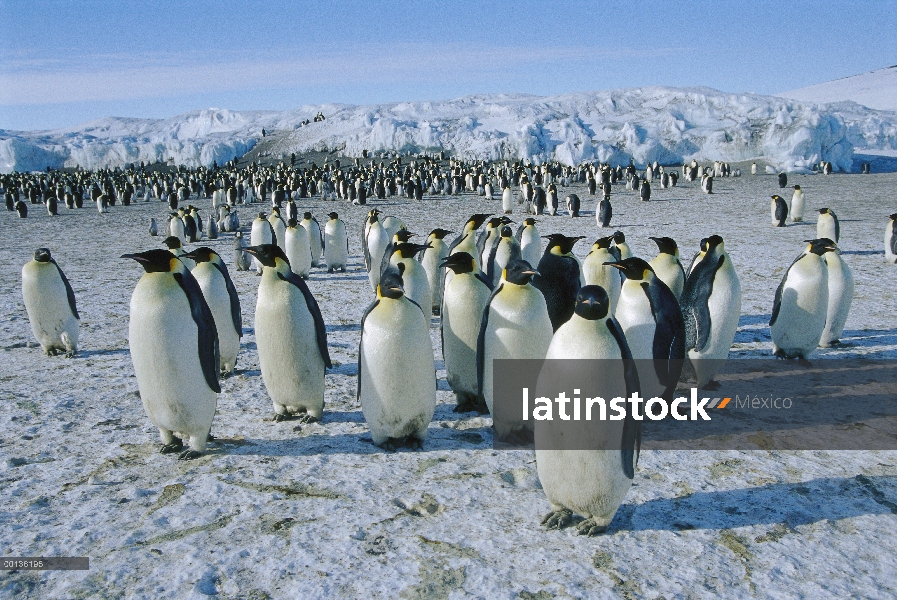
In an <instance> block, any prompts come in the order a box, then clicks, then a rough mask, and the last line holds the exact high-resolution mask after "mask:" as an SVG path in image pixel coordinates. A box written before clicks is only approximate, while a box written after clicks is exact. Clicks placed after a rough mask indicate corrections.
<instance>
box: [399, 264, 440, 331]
mask: <svg viewBox="0 0 897 600" xmlns="http://www.w3.org/2000/svg"><path fill="white" fill-rule="evenodd" d="M399 262H401V263H403V264H404V265H405V271H404V273H402V282H403V284H404V287H405V297H406V298H408V299H409V300H413V301H414V302H417V304H418V306H420V308H421V310H422V311H423V314H424V316H425V317H427V319H426V320H427V323H428V324H429V322H430V318H429V315H431V314H433V310H432V307H433V293H432V292H431V291H430V283H429V282H428V281H427V272H426V271H424V268H423V267H422V266H420V263H419V262H417V260H415V259H413V258H403V259H402V260H400V261H398V262H394V263H393V264H394V265H396V266H398V263H399Z"/></svg>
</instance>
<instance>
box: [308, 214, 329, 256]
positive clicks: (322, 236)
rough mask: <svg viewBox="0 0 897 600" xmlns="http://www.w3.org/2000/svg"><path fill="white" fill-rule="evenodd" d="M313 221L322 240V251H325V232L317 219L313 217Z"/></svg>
mask: <svg viewBox="0 0 897 600" xmlns="http://www.w3.org/2000/svg"><path fill="white" fill-rule="evenodd" d="M311 220H312V221H314V222H315V225H317V226H318V237H319V238H320V239H321V250H324V248H325V247H326V246H325V245H324V230H323V229H321V224H320V223H318V220H317V219H316V218H315V217H312V218H311Z"/></svg>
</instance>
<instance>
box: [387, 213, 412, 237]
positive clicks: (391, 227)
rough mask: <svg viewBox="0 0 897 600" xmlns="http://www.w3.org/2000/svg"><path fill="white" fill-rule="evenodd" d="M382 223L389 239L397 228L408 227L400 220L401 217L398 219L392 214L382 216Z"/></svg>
mask: <svg viewBox="0 0 897 600" xmlns="http://www.w3.org/2000/svg"><path fill="white" fill-rule="evenodd" d="M382 223H383V229H385V230H386V232H387V234H388V236H389V239H392V236H394V235H395V234H396V232H397V231H398V230H400V229H408V227H407V226H406V225H405V222H404V221H402V219H400V218H398V217H393V216H387V217H384V218H383V220H382Z"/></svg>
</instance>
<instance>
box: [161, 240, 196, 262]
mask: <svg viewBox="0 0 897 600" xmlns="http://www.w3.org/2000/svg"><path fill="white" fill-rule="evenodd" d="M162 243H163V244H165V246H166V247H168V250H169V251H170V252H171V253H172V254H174V255H175V256H177V257H178V258H179V259H180V260H181V262H183V263H184V266H185V267H187V270H188V271H192V270H193V269H194V268H195V267H196V262H194V261H193V259H191V258H190V257H189V256H187V252H186V251H184V247H183V246H182V245H181V240H180V239H178V238H177V237H175V236H173V235H170V236H168V237H167V238H165V239H164V240H162Z"/></svg>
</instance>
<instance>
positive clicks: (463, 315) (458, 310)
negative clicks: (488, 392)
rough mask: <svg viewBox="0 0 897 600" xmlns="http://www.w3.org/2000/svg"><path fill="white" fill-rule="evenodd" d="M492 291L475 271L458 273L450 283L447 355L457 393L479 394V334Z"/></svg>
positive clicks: (445, 335)
mask: <svg viewBox="0 0 897 600" xmlns="http://www.w3.org/2000/svg"><path fill="white" fill-rule="evenodd" d="M491 294H492V292H491V291H490V290H489V288H487V287H486V286H485V285H483V284H482V283H481V282H479V280H477V279H476V277H475V276H474V275H466V274H465V275H462V276H457V277H455V278H454V279H452V281H451V282H450V283H449V284H447V285H446V288H445V297H444V301H443V304H442V336H443V344H442V349H443V359H444V361H445V372H446V380H447V381H448V384H449V387H451V388H452V390H453V391H454V392H455V393H456V394H457V393H459V392H460V393H464V394H469V395H474V396H475V395H476V394H477V392H478V390H477V338H478V336H479V335H480V324H481V323H482V317H483V308H485V307H486V303H487V302H489V296H490V295H491Z"/></svg>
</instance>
